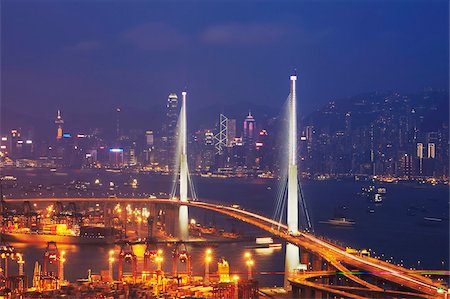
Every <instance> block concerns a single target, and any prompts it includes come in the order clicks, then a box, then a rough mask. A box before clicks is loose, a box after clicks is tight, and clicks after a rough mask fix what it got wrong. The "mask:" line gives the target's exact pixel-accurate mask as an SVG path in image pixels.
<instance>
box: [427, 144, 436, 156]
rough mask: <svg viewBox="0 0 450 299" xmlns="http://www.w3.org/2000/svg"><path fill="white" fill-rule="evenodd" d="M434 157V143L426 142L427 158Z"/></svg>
mask: <svg viewBox="0 0 450 299" xmlns="http://www.w3.org/2000/svg"><path fill="white" fill-rule="evenodd" d="M435 157H436V146H435V144H434V143H428V159H434V158H435Z"/></svg>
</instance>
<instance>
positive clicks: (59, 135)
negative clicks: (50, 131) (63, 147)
mask: <svg viewBox="0 0 450 299" xmlns="http://www.w3.org/2000/svg"><path fill="white" fill-rule="evenodd" d="M55 124H56V126H57V129H56V139H57V140H60V139H61V138H62V137H63V128H62V127H63V124H64V119H63V118H62V116H61V111H60V110H58V115H57V116H56V120H55Z"/></svg>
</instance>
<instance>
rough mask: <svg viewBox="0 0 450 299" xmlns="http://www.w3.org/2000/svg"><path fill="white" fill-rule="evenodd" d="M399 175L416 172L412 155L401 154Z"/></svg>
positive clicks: (409, 174)
mask: <svg viewBox="0 0 450 299" xmlns="http://www.w3.org/2000/svg"><path fill="white" fill-rule="evenodd" d="M398 166H399V167H398V173H397V174H398V175H402V176H408V177H409V176H411V175H413V174H414V166H413V160H412V156H410V155H408V154H406V153H405V154H403V155H401V156H400V160H399V165H398Z"/></svg>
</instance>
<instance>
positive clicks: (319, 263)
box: [312, 255, 322, 271]
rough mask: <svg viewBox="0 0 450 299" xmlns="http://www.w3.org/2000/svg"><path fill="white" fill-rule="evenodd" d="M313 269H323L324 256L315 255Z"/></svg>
mask: <svg viewBox="0 0 450 299" xmlns="http://www.w3.org/2000/svg"><path fill="white" fill-rule="evenodd" d="M312 269H313V271H322V257H320V256H317V255H313V258H312Z"/></svg>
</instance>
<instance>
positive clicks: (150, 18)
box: [1, 0, 449, 116]
mask: <svg viewBox="0 0 450 299" xmlns="http://www.w3.org/2000/svg"><path fill="white" fill-rule="evenodd" d="M448 12H449V9H448V1H433V0H431V1H406V0H405V1H401V0H397V1H364V0H363V1H246V2H237V1H99V0H98V1H23V0H19V1H11V0H3V1H1V34H2V36H1V52H2V53H1V62H2V64H1V74H2V105H3V107H15V108H20V109H23V111H24V112H26V113H33V112H39V113H42V114H44V115H51V116H53V115H54V111H55V110H56V109H57V108H61V109H65V110H73V111H77V112H82V111H83V110H84V109H89V110H90V111H94V112H95V111H101V110H102V109H112V108H113V107H115V106H131V107H138V108H139V107H142V108H148V107H151V106H153V105H155V104H158V103H164V101H165V99H166V98H167V95H168V94H169V93H170V92H172V91H175V92H180V91H181V90H182V89H183V88H184V87H185V86H187V88H188V92H189V100H190V102H191V103H192V105H193V106H194V107H201V106H204V105H207V104H208V103H229V102H239V101H246V102H252V103H260V104H263V105H270V106H272V107H280V106H281V105H282V104H283V102H284V100H285V99H286V96H287V95H288V92H289V90H288V89H289V82H288V80H289V75H290V73H291V72H292V70H293V69H294V68H297V70H298V74H299V81H298V93H299V101H300V104H299V106H300V110H301V112H302V113H307V112H310V111H312V110H313V109H315V108H318V107H320V106H321V105H323V104H324V103H326V102H327V101H329V100H331V99H338V98H342V97H347V96H352V95H355V94H358V93H362V92H370V91H375V90H380V91H383V90H399V91H403V92H414V91H418V90H421V89H423V88H424V87H433V88H445V89H447V88H448V65H449V61H448V53H449V47H448V43H449V40H448V39H449V21H448Z"/></svg>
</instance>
